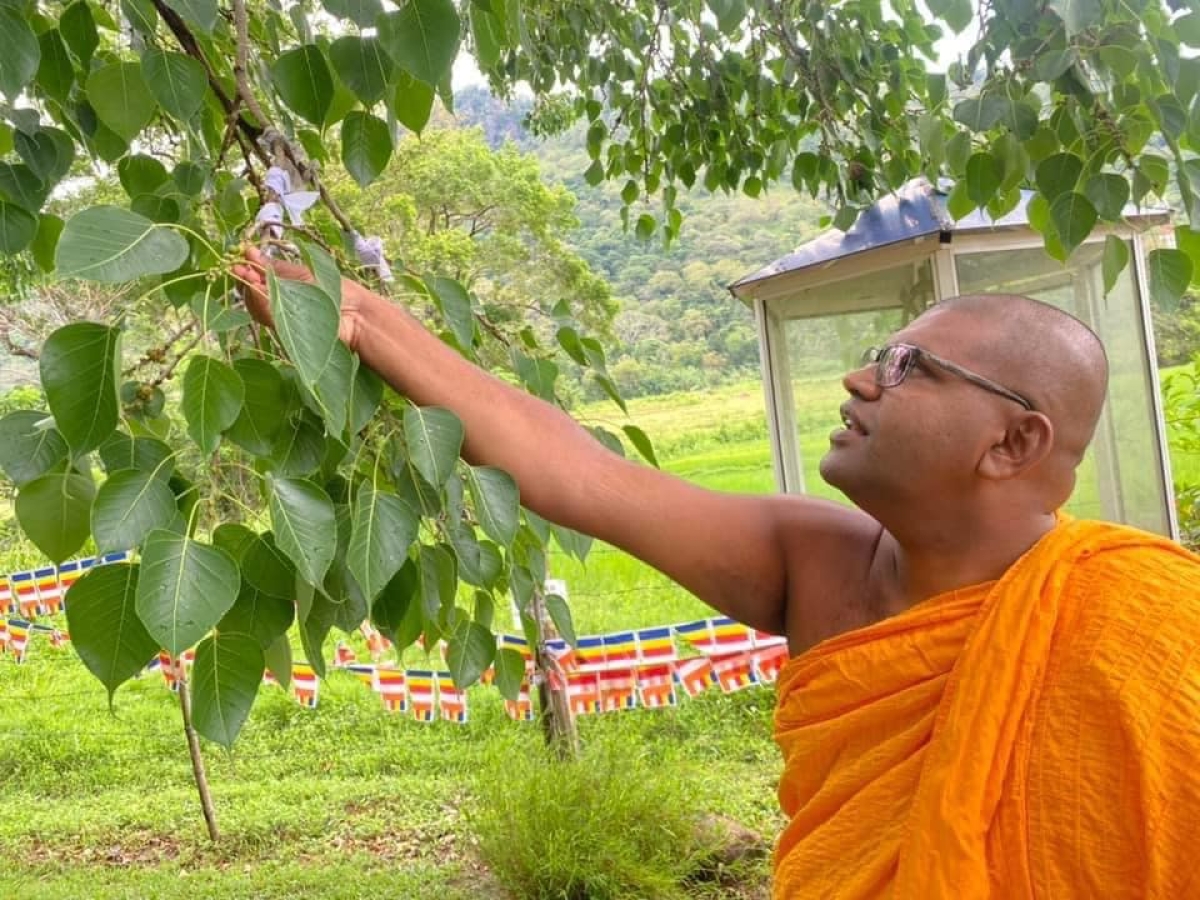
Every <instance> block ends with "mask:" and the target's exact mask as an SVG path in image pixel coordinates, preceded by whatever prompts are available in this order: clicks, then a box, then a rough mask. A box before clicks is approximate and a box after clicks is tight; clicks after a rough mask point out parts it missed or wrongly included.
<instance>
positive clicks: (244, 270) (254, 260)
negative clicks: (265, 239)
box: [233, 247, 313, 328]
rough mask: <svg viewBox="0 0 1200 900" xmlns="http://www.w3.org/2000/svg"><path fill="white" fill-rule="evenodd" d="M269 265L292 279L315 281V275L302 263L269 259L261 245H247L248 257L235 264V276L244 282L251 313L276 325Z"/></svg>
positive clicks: (269, 325)
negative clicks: (268, 285) (264, 254)
mask: <svg viewBox="0 0 1200 900" xmlns="http://www.w3.org/2000/svg"><path fill="white" fill-rule="evenodd" d="M267 266H270V267H271V270H272V271H273V272H274V273H275V274H276V275H278V276H279V277H280V278H287V279H289V280H290V281H305V282H308V283H310V284H311V283H312V280H313V275H312V272H310V271H309V270H308V269H307V268H305V267H304V266H302V265H299V264H298V263H292V262H286V261H284V260H279V259H268V258H266V257H265V256H263V254H262V251H260V250H259V249H258V248H257V247H247V248H246V261H245V262H244V263H238V264H237V265H235V266H234V267H233V274H234V277H235V278H237V279H238V280H239V281H240V282H241V285H242V299H243V300H244V301H245V303H246V309H247V310H248V311H249V313H250V315H251V316H253V317H254V319H255V320H256V321H258V322H259V323H261V324H263V325H266V326H267V327H268V328H273V327H275V322H274V321H273V320H272V318H271V303H270V301H269V300H268V299H267Z"/></svg>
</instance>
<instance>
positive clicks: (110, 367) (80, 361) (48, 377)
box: [38, 322, 121, 456]
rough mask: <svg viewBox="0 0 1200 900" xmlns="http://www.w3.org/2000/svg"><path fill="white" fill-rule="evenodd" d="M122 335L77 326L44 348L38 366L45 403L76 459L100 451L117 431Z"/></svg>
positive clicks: (113, 330) (58, 333)
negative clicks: (101, 444)
mask: <svg viewBox="0 0 1200 900" xmlns="http://www.w3.org/2000/svg"><path fill="white" fill-rule="evenodd" d="M120 336H121V332H120V331H119V330H118V329H116V328H113V327H110V326H107V325H98V324H96V323H94V322H73V323H71V324H70V325H64V326H63V327H62V328H59V329H58V330H57V331H55V332H54V333H53V334H51V335H50V337H49V338H47V339H46V343H45V344H44V345H43V346H42V356H41V359H40V360H39V361H38V365H39V368H40V369H41V377H42V388H43V389H44V390H45V391H46V401H47V402H48V403H49V404H50V411H51V412H52V413H53V414H54V421H55V424H56V425H57V426H58V430H59V431H60V432H62V436H63V437H64V438H66V441H67V444H68V446H70V448H71V450H72V452H73V453H74V454H75V455H76V456H78V455H80V454H82V453H87V452H88V451H89V450H93V449H95V448H96V447H98V446H100V443H101V442H102V441H103V440H104V439H105V438H107V437H108V436H109V435H110V434H112V433H113V431H114V430H115V429H116V427H117V366H118V363H119V359H120V353H119V350H118V347H119V344H120Z"/></svg>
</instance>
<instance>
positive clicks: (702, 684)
mask: <svg viewBox="0 0 1200 900" xmlns="http://www.w3.org/2000/svg"><path fill="white" fill-rule="evenodd" d="M675 681H676V682H677V683H678V684H679V686H680V687H681V688H683V692H684V693H685V694H687V695H688V696H689V697H695V696H696V695H697V694H702V693H704V692H705V691H707V690H708V689H709V688H710V687H711V686H712V684H713V668H712V661H711V660H709V658H708V657H707V656H695V657H692V658H691V659H681V660H680V661H679V662H677V663H675Z"/></svg>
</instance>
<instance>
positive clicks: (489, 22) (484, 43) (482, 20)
mask: <svg viewBox="0 0 1200 900" xmlns="http://www.w3.org/2000/svg"><path fill="white" fill-rule="evenodd" d="M468 14H469V16H470V20H471V37H472V38H474V43H475V58H476V59H477V60H478V62H479V65H480V67H481V68H482V69H484V70H487V69H489V68H491V67H492V66H494V65H495V64H496V62H497V61H498V60H499V59H500V53H501V51H502V48H503V47H504V46H505V45H506V44H507V39H506V38H505V35H504V22H503V21H501V19H500V18H499V17H498V16H496V15H495V14H494V12H489V11H488V10H485V9H482V8H481V7H480V6H479V5H478V4H475V3H472V4H471V5H470V7H469V13H468Z"/></svg>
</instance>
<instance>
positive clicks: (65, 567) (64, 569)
mask: <svg viewBox="0 0 1200 900" xmlns="http://www.w3.org/2000/svg"><path fill="white" fill-rule="evenodd" d="M83 563H84V560H82V559H69V560H67V561H66V562H65V563H62V564H61V565H59V567H58V584H59V587H61V588H62V593H63V598H64V599H65V598H66V596H67V591H69V590H70V589H71V585H73V584H74V583H75V582H76V581H78V580H79V579H80V577H81V576H82V575H83V573H84V572H85V571H87V567H85V566H84V564H83Z"/></svg>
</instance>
